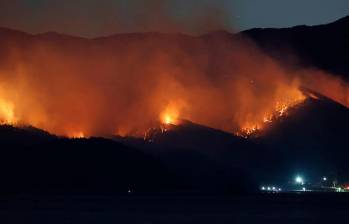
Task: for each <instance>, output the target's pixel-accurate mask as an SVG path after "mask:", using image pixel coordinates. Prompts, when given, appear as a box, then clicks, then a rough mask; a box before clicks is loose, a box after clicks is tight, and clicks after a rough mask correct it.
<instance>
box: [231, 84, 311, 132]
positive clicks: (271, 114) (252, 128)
mask: <svg viewBox="0 0 349 224" xmlns="http://www.w3.org/2000/svg"><path fill="white" fill-rule="evenodd" d="M291 93H292V94H291V95H290V96H288V97H285V98H284V99H282V100H278V101H276V102H275V105H274V107H273V108H272V110H270V111H267V112H266V113H265V114H264V115H263V117H262V118H261V119H256V121H255V122H250V121H249V122H245V123H244V124H243V125H242V126H241V128H240V131H238V132H236V135H238V136H241V137H244V138H248V137H250V136H251V135H253V134H255V133H256V132H258V131H260V130H261V129H263V128H264V127H265V126H266V125H267V124H268V123H271V122H272V121H273V120H276V119H278V118H280V117H283V116H286V115H287V112H288V111H289V110H290V109H291V108H293V107H294V106H296V105H298V104H300V103H302V102H303V101H304V100H305V99H306V96H304V95H303V93H302V92H301V91H299V90H297V91H294V92H291Z"/></svg>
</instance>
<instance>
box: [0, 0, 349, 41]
mask: <svg viewBox="0 0 349 224" xmlns="http://www.w3.org/2000/svg"><path fill="white" fill-rule="evenodd" d="M346 15H349V1H348V0H191V1H188V0H173V1H171V0H74V1H72V0H1V1H0V26H2V27H9V28H14V29H20V30H23V31H26V32H30V33H41V32H46V31H57V32H61V33H67V34H73V35H79V36H86V37H96V36H103V35H110V34H113V33H120V32H142V31H161V32H184V33H193V34H198V33H203V32H207V31H210V30H214V29H227V30H230V31H234V30H235V31H236V30H244V29H249V28H252V27H289V26H294V25H300V24H307V25H314V24H322V23H328V22H331V21H334V20H336V19H338V18H341V17H343V16H346Z"/></svg>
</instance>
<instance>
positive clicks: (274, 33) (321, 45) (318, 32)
mask: <svg viewBox="0 0 349 224" xmlns="http://www.w3.org/2000/svg"><path fill="white" fill-rule="evenodd" d="M239 35H242V36H247V37H249V38H250V39H251V40H253V41H254V42H255V43H256V44H257V45H258V46H259V47H260V48H261V49H262V50H263V51H264V52H265V53H267V54H269V55H271V56H272V57H274V58H277V59H279V60H280V61H281V62H285V56H286V55H288V54H291V56H289V61H288V62H287V63H291V64H293V66H297V67H302V68H304V67H317V68H320V69H323V70H327V71H329V72H331V73H333V74H338V75H341V76H342V77H344V78H345V79H347V80H348V79H349V57H348V49H349V16H347V17H344V18H342V19H339V20H337V21H335V22H333V23H330V24H326V25H318V26H296V27H292V28H282V29H273V28H266V29H260V28H256V29H251V30H247V31H244V32H242V33H241V34H239Z"/></svg>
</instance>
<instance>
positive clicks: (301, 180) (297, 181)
mask: <svg viewBox="0 0 349 224" xmlns="http://www.w3.org/2000/svg"><path fill="white" fill-rule="evenodd" d="M295 181H296V183H297V184H300V185H303V184H304V180H303V178H302V177H301V176H297V177H296V179H295Z"/></svg>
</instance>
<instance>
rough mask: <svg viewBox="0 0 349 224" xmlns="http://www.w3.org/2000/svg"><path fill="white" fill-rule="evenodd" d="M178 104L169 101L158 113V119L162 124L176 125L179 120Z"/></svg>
mask: <svg viewBox="0 0 349 224" xmlns="http://www.w3.org/2000/svg"><path fill="white" fill-rule="evenodd" d="M179 108H180V107H179V105H178V104H176V103H173V102H172V103H170V104H169V105H168V106H167V107H166V109H165V110H164V111H163V112H162V113H161V115H160V121H161V123H162V124H164V125H177V124H178V122H179V120H178V119H179Z"/></svg>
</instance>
